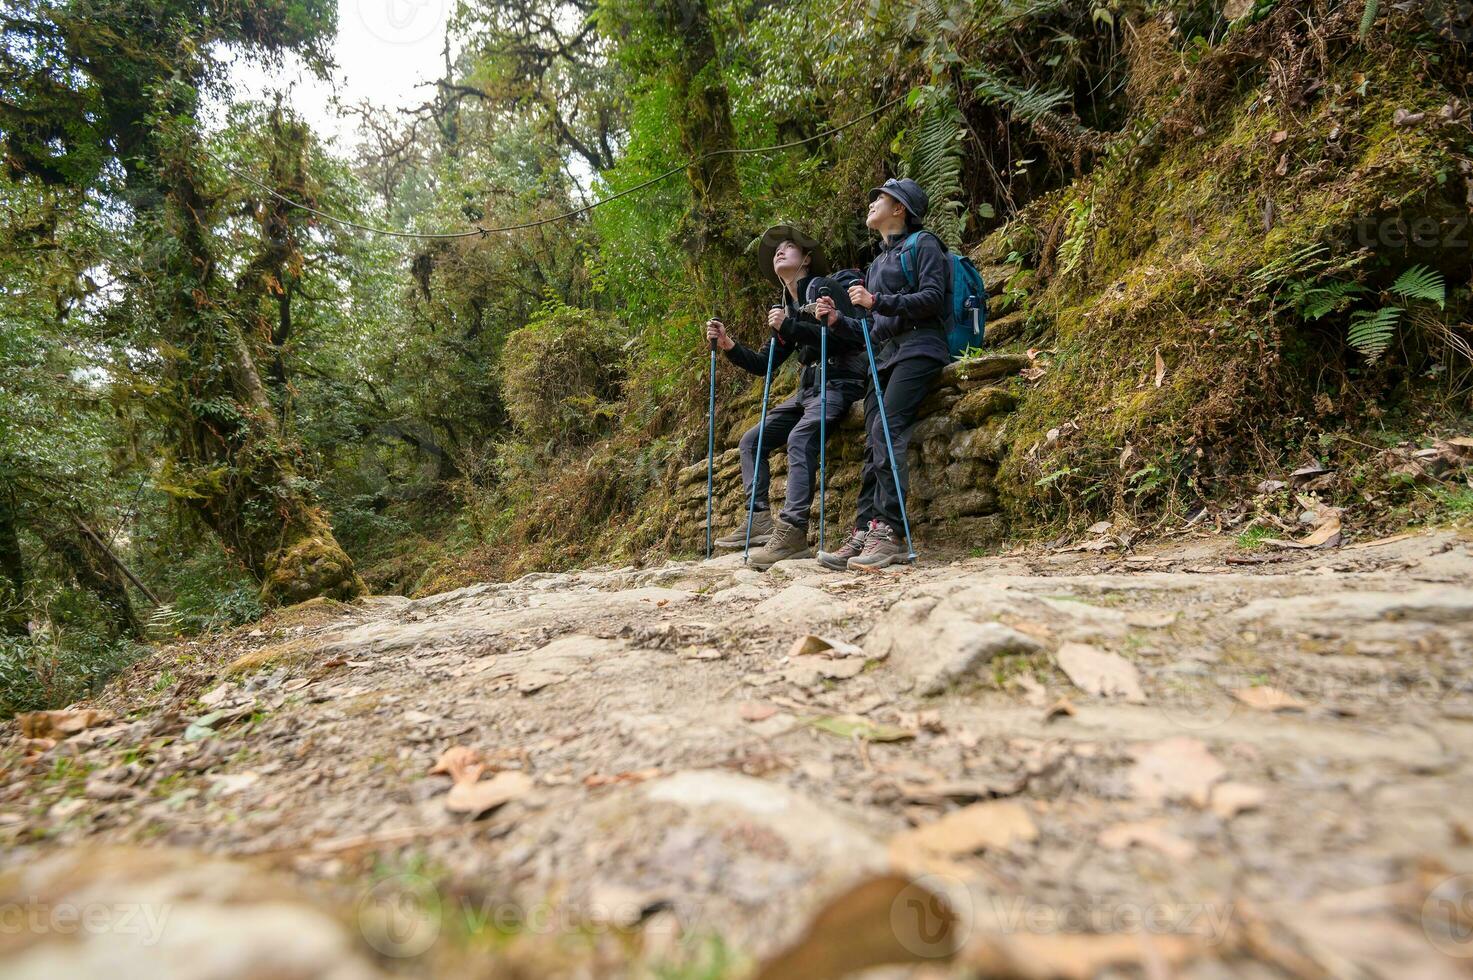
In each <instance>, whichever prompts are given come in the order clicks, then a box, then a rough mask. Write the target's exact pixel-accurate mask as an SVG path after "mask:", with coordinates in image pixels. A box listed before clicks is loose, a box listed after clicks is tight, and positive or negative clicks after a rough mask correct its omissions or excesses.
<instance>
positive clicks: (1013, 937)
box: [960, 930, 1203, 980]
mask: <svg viewBox="0 0 1473 980" xmlns="http://www.w3.org/2000/svg"><path fill="white" fill-rule="evenodd" d="M1202 951H1203V944H1202V942H1201V941H1200V940H1198V939H1196V938H1195V937H1190V936H1172V935H1165V936H1162V935H1152V934H1151V933H1148V932H1144V931H1142V932H1138V933H1133V934H1128V935H1126V934H1118V933H1117V934H1108V935H1075V934H1070V933H1065V932H1057V931H1054V930H1050V931H1049V932H1048V933H1046V934H1045V933H1028V932H1019V933H1012V934H1008V935H989V934H983V933H977V934H974V935H973V936H972V938H971V939H970V940H969V941H968V942H967V945H966V948H965V949H964V950H963V951H962V954H961V957H960V959H961V960H962V962H964V963H966V964H967V966H968V967H970V968H971V969H972V970H973V971H974V972H975V974H976V975H978V976H987V977H1011V978H1016V980H1093V978H1094V977H1096V976H1099V975H1100V974H1102V973H1105V972H1106V971H1107V970H1109V969H1110V968H1111V967H1130V968H1134V970H1135V971H1138V972H1139V973H1140V974H1141V975H1144V976H1150V977H1159V976H1171V975H1173V974H1174V971H1175V968H1176V967H1179V966H1181V965H1182V964H1183V963H1186V962H1188V961H1189V960H1191V959H1194V958H1195V957H1196V956H1197V955H1199V954H1200V953H1201V952H1202Z"/></svg>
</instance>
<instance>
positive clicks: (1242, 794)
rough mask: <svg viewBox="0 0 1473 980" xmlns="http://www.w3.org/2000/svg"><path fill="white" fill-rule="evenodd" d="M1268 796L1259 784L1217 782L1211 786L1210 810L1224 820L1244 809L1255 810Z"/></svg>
mask: <svg viewBox="0 0 1473 980" xmlns="http://www.w3.org/2000/svg"><path fill="white" fill-rule="evenodd" d="M1267 798H1268V793H1266V792H1265V791H1264V790H1263V788H1262V787H1261V786H1250V785H1248V784H1247V783H1234V782H1226V783H1218V784H1217V785H1216V786H1214V787H1212V812H1213V813H1215V814H1217V815H1218V816H1219V817H1221V818H1222V819H1224V820H1231V819H1232V818H1233V817H1236V816H1237V815H1238V814H1240V813H1242V812H1243V811H1244V810H1256V809H1258V808H1259V807H1260V806H1262V805H1263V801H1264V800H1265V799H1267Z"/></svg>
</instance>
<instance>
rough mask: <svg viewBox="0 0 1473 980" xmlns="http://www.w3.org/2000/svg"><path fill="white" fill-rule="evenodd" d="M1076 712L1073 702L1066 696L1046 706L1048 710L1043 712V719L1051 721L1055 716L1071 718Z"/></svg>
mask: <svg viewBox="0 0 1473 980" xmlns="http://www.w3.org/2000/svg"><path fill="white" fill-rule="evenodd" d="M1078 713H1079V712H1078V710H1077V709H1076V708H1075V707H1074V702H1072V701H1070V700H1069V699H1068V698H1059V700H1057V701H1055V702H1054V703H1053V704H1051V705H1049V706H1048V710H1047V711H1045V712H1044V713H1043V720H1044V721H1053V720H1054V719H1055V718H1062V717H1065V716H1068V717H1070V718H1073V717H1074V716H1075V715H1077V714H1078Z"/></svg>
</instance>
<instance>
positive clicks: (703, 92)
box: [656, 0, 751, 309]
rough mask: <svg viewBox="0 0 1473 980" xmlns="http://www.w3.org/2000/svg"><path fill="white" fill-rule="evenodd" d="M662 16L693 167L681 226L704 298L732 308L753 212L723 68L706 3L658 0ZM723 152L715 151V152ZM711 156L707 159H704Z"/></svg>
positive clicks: (684, 144) (679, 120)
mask: <svg viewBox="0 0 1473 980" xmlns="http://www.w3.org/2000/svg"><path fill="white" fill-rule="evenodd" d="M656 9H657V14H658V17H659V20H660V24H661V27H662V28H664V30H665V32H666V33H667V34H668V36H669V38H670V40H671V41H672V42H673V47H674V49H675V51H676V52H677V56H676V57H675V59H673V61H672V63H671V64H670V65H669V66H668V74H669V78H670V81H671V88H672V90H673V94H674V97H675V105H676V114H675V120H674V122H675V125H676V127H677V129H678V131H679V133H680V147H681V149H682V151H684V153H685V154H686V155H687V156H688V157H690V158H691V160H692V161H693V162H692V164H691V166H689V167H687V168H686V179H687V181H688V182H689V184H690V191H691V209H690V211H689V213H688V214H687V215H686V220H685V222H684V223H683V225H682V227H681V229H680V232H679V233H680V236H681V240H682V244H683V245H685V247H686V248H687V249H688V250H689V252H690V254H691V258H692V260H693V262H692V264H693V266H694V270H693V271H694V273H695V275H696V277H697V286H698V292H699V294H700V296H699V299H700V300H701V301H702V305H705V306H707V307H709V308H712V309H724V308H730V304H732V303H733V302H735V301H736V300H737V296H738V295H739V290H738V286H737V283H738V282H740V281H743V280H748V279H750V278H751V277H750V276H745V275H741V276H738V275H735V273H736V271H737V267H736V266H735V265H734V264H733V263H735V262H737V261H738V260H740V258H741V256H742V247H743V225H744V224H745V218H746V212H747V209H746V208H745V207H744V202H743V201H742V193H741V191H742V188H741V181H740V179H739V177H738V175H737V168H736V157H735V156H734V155H732V154H731V153H729V152H725V151H729V150H731V149H733V148H734V147H735V146H736V128H735V126H734V125H733V123H732V119H731V98H730V95H729V94H728V92H727V88H726V80H725V77H724V76H723V74H722V71H721V62H720V59H719V57H718V49H717V39H716V35H715V32H714V30H713V25H712V20H711V14H710V10H709V9H708V7H707V0H658V7H657V8H656ZM712 153H716V154H718V155H716V156H710V154H712ZM702 157H704V159H699V158H702Z"/></svg>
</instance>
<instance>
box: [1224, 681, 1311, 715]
mask: <svg viewBox="0 0 1473 980" xmlns="http://www.w3.org/2000/svg"><path fill="white" fill-rule="evenodd" d="M1233 697H1235V698H1237V699H1238V700H1239V701H1241V702H1243V703H1244V704H1246V705H1247V706H1248V707H1250V708H1253V709H1256V710H1258V711H1303V710H1304V709H1305V708H1307V707H1308V705H1307V704H1305V703H1304V702H1303V701H1301V700H1299V699H1298V698H1296V697H1295V696H1294V695H1292V694H1290V693H1288V692H1287V691H1281V690H1279V689H1278V688H1277V687H1268V686H1266V685H1265V686H1263V687H1240V688H1238V689H1237V690H1235V691H1233Z"/></svg>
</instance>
